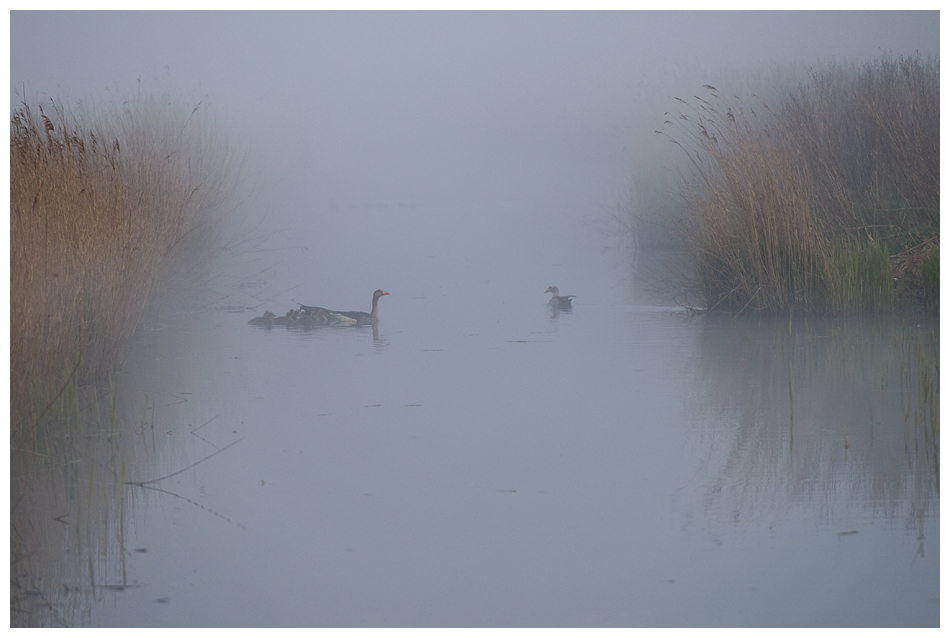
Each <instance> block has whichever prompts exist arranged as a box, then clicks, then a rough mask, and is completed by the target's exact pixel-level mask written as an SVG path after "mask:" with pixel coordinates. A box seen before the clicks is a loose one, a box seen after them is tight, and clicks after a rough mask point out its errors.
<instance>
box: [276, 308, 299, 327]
mask: <svg viewBox="0 0 950 638" xmlns="http://www.w3.org/2000/svg"><path fill="white" fill-rule="evenodd" d="M295 323H297V311H296V310H288V311H287V314H286V315H284V316H283V317H277V318H276V319H274V325H275V326H292V325H294V324H295Z"/></svg>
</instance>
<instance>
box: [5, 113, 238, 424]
mask: <svg viewBox="0 0 950 638" xmlns="http://www.w3.org/2000/svg"><path fill="white" fill-rule="evenodd" d="M196 112H197V107H196V108H195V109H194V110H193V111H191V112H190V113H189V112H188V111H184V112H180V110H178V109H176V108H174V107H173V106H171V105H169V104H167V103H166V104H161V103H158V102H156V101H154V100H129V101H126V102H124V103H123V105H122V106H121V108H116V109H110V110H107V111H104V112H99V113H91V112H89V111H87V110H85V109H82V108H81V107H80V108H77V109H74V110H72V111H70V110H68V109H67V108H66V107H65V106H63V105H62V104H57V103H54V102H52V101H51V102H49V103H48V104H46V105H28V104H26V103H23V104H22V105H21V107H20V108H19V109H17V110H15V111H14V112H13V114H12V116H11V122H10V252H11V254H10V287H11V290H10V372H11V375H10V376H11V417H12V424H13V427H12V428H11V435H12V436H13V437H14V439H15V438H16V437H17V436H18V435H23V434H27V433H31V432H33V430H34V429H35V427H36V425H37V422H38V421H39V419H40V417H41V416H42V415H44V413H46V412H49V410H50V407H52V406H53V405H54V404H57V405H58V404H61V403H62V402H63V400H64V397H68V396H72V395H74V392H72V391H70V390H69V388H70V387H74V386H76V385H79V384H83V383H86V382H90V381H93V380H96V379H100V378H104V377H106V376H108V375H109V373H110V372H111V371H112V370H113V368H114V366H115V364H116V362H117V361H118V359H119V356H120V354H121V351H122V347H123V344H124V343H125V342H126V341H127V340H128V338H129V336H130V335H131V334H132V333H133V331H134V330H135V328H136V326H137V325H138V324H139V322H140V320H141V319H142V317H143V314H144V313H145V312H146V311H147V309H148V308H149V303H150V300H151V301H154V299H155V293H156V292H157V291H159V290H162V289H163V287H164V286H166V285H168V284H169V283H170V281H171V280H172V278H173V277H172V275H174V274H178V275H180V274H181V273H182V272H183V271H185V270H187V269H188V268H189V267H191V266H192V265H193V264H194V263H197V260H198V259H200V254H201V253H202V251H203V250H204V249H206V248H207V240H208V239H209V238H210V237H211V235H212V233H213V228H214V223H213V222H214V220H215V215H216V213H217V211H218V210H219V206H220V204H221V202H222V201H223V196H224V195H225V185H226V181H227V179H226V175H227V173H226V171H225V168H226V164H227V159H226V155H225V154H224V153H223V151H222V148H221V146H220V145H218V144H216V143H214V142H213V140H212V138H209V137H208V136H207V135H203V134H202V133H201V132H200V131H199V130H198V118H197V116H196Z"/></svg>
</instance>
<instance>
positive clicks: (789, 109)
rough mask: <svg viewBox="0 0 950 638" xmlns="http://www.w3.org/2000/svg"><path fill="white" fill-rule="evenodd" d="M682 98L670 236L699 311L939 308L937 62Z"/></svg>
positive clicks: (833, 71)
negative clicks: (764, 95) (774, 97)
mask: <svg viewBox="0 0 950 638" xmlns="http://www.w3.org/2000/svg"><path fill="white" fill-rule="evenodd" d="M706 91H707V94H706V96H705V97H704V98H700V97H695V98H694V99H693V101H691V102H687V101H684V100H680V102H681V103H682V105H683V109H684V112H683V113H680V114H679V115H677V116H673V117H670V119H669V120H668V121H667V125H668V126H669V127H670V129H669V130H668V133H667V134H668V135H669V137H670V139H671V140H672V141H673V142H674V143H676V144H677V145H679V146H680V147H681V148H682V149H683V150H684V151H685V152H686V153H687V155H688V159H689V166H690V170H689V171H688V173H687V174H686V175H684V179H683V182H682V187H681V191H680V196H681V198H682V204H683V210H684V213H683V214H682V217H681V219H680V223H679V232H680V235H681V237H682V238H683V241H684V245H685V247H686V251H687V253H688V256H689V260H690V263H691V264H692V270H693V272H694V274H695V276H696V278H697V280H698V282H699V286H700V288H701V289H702V291H703V295H704V298H705V301H704V303H705V306H706V307H707V308H709V309H714V308H715V309H722V310H730V311H745V310H752V311H759V312H765V313H775V312H780V313H784V312H789V311H795V312H813V311H817V312H823V313H829V312H830V313H833V314H843V313H851V312H863V311H868V310H870V311H882V310H888V309H893V308H895V307H899V306H901V305H905V304H911V305H913V304H924V305H926V306H927V307H929V308H931V309H937V308H938V307H939V265H940V219H939V217H940V65H939V60H929V59H928V60H925V59H921V58H919V57H905V56H901V57H897V58H892V57H888V56H885V57H882V58H880V59H877V60H874V61H871V62H868V63H866V64H865V65H864V66H861V67H847V66H838V65H830V66H828V67H827V68H824V69H821V70H815V71H812V72H811V73H810V76H809V79H808V81H806V82H802V83H798V84H796V85H794V86H789V87H787V88H784V89H780V90H779V91H778V92H777V94H778V95H779V96H780V98H779V100H778V103H777V104H765V103H764V102H762V101H758V98H754V97H753V98H752V99H751V100H750V101H744V100H740V99H739V98H729V97H726V96H727V95H729V93H728V92H726V91H720V90H719V89H717V88H716V87H712V86H707V87H706Z"/></svg>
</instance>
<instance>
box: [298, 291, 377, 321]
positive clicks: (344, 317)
mask: <svg viewBox="0 0 950 638" xmlns="http://www.w3.org/2000/svg"><path fill="white" fill-rule="evenodd" d="M388 294H389V293H388V292H386V291H385V290H377V291H376V292H374V293H373V309H372V310H371V311H370V312H361V311H359V310H349V311H345V312H344V311H339V310H327V309H326V308H321V307H320V306H307V305H304V304H299V305H300V309H301V310H303V311H305V312H307V313H309V314H311V315H313V314H314V313H318V314H321V311H322V313H325V314H326V315H327V316H328V317H330V318H331V319H332V320H333V321H334V322H336V323H337V324H339V325H341V326H353V325H357V326H375V325H377V324H378V323H379V306H378V303H379V298H380V297H382V296H384V295H388Z"/></svg>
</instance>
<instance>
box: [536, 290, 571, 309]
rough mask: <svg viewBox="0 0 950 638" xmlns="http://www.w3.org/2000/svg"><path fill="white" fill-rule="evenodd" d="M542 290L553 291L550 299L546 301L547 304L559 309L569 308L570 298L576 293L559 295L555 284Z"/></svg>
mask: <svg viewBox="0 0 950 638" xmlns="http://www.w3.org/2000/svg"><path fill="white" fill-rule="evenodd" d="M544 292H551V293H554V294H553V295H552V296H551V299H550V301H548V305H549V306H551V307H552V308H558V309H559V310H570V309H571V299H573V298H574V297H575V296H576V295H564V296H561V293H560V291H559V290H558V289H557V286H548V289H547V290H545V291H544Z"/></svg>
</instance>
